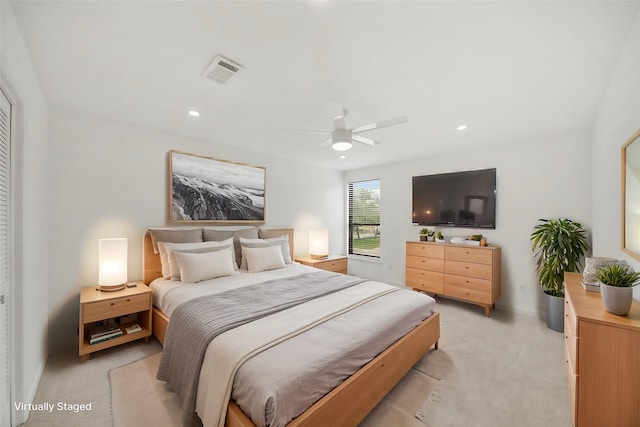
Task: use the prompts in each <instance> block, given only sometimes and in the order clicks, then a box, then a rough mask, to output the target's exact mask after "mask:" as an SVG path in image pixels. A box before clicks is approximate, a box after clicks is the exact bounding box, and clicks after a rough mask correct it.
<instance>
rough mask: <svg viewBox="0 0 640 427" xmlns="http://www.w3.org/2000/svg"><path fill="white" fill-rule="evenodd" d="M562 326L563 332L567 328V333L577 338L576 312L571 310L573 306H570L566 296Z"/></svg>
mask: <svg viewBox="0 0 640 427" xmlns="http://www.w3.org/2000/svg"><path fill="white" fill-rule="evenodd" d="M564 326H565V328H564V330H565V332H566V331H567V327H568V331H569V333H570V334H571V335H572V336H574V337H576V336H578V328H577V326H578V320H577V318H576V312H575V310H574V309H573V304H571V300H570V299H569V297H568V296H565V300H564Z"/></svg>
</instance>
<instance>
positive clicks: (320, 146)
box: [313, 138, 332, 150]
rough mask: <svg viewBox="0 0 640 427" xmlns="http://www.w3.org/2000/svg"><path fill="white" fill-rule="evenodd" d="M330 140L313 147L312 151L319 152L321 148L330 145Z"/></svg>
mask: <svg viewBox="0 0 640 427" xmlns="http://www.w3.org/2000/svg"><path fill="white" fill-rule="evenodd" d="M331 142H332V139H331V138H329V139H327V140H325V141H324V142H321V143H320V144H318V145H316V146H315V147H313V149H314V150H319V149H320V148H322V147H326V146H327V145H329V144H331Z"/></svg>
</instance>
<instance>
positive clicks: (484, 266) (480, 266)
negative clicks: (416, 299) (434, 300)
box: [405, 242, 500, 317]
mask: <svg viewBox="0 0 640 427" xmlns="http://www.w3.org/2000/svg"><path fill="white" fill-rule="evenodd" d="M405 281H406V285H407V286H410V287H412V288H413V289H416V290H419V291H425V292H428V293H431V294H434V295H442V296H447V297H453V298H457V299H461V300H464V301H468V302H471V303H473V304H477V305H480V306H482V307H484V309H485V314H486V316H487V317H489V316H490V315H491V308H492V307H495V302H496V300H497V299H498V297H499V296H500V248H499V247H498V246H482V247H481V246H469V245H454V244H450V243H431V242H407V261H406V277H405Z"/></svg>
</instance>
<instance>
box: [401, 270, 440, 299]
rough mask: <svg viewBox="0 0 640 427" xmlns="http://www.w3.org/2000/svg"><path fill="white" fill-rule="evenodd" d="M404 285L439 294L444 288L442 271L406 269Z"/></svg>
mask: <svg viewBox="0 0 640 427" xmlns="http://www.w3.org/2000/svg"><path fill="white" fill-rule="evenodd" d="M406 276H407V277H406V285H407V286H410V287H412V288H415V289H420V290H423V291H427V292H432V293H434V294H441V293H442V292H443V289H444V273H438V272H434V271H428V270H417V269H415V268H407V269H406Z"/></svg>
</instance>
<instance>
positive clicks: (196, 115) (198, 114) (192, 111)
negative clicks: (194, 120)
mask: <svg viewBox="0 0 640 427" xmlns="http://www.w3.org/2000/svg"><path fill="white" fill-rule="evenodd" d="M189 115H190V116H191V117H200V113H199V112H197V111H196V110H190V111H189Z"/></svg>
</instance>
